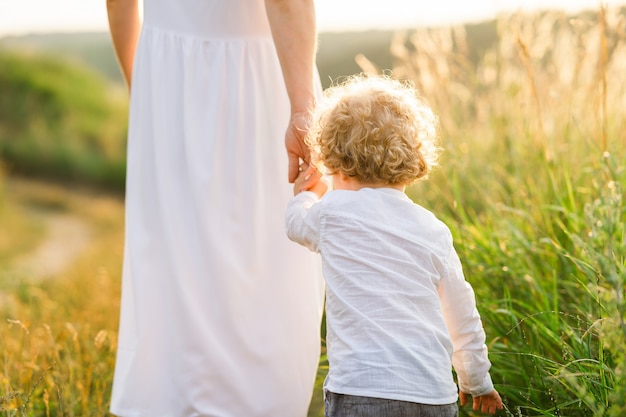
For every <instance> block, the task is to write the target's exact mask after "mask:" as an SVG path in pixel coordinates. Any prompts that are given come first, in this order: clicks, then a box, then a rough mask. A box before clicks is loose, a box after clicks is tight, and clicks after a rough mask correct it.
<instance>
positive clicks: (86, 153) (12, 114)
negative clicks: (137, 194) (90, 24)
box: [0, 51, 127, 188]
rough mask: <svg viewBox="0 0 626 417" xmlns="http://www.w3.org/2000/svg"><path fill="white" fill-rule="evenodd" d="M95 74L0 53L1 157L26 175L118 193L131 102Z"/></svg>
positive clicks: (50, 61) (51, 61) (45, 59)
mask: <svg viewBox="0 0 626 417" xmlns="http://www.w3.org/2000/svg"><path fill="white" fill-rule="evenodd" d="M108 87H109V85H108V84H106V83H105V82H104V81H103V80H102V79H101V78H100V77H99V76H97V75H96V74H95V73H93V72H92V71H89V70H87V69H85V68H82V67H80V66H77V65H75V64H70V63H66V62H64V61H62V60H60V59H58V58H53V57H50V56H46V55H33V56H29V55H25V54H18V53H15V52H2V51H0V90H2V95H1V96H0V154H1V155H2V157H3V159H4V162H5V164H6V166H7V169H9V170H10V171H13V172H20V173H24V174H28V175H38V176H45V177H48V178H58V179H62V180H72V181H83V182H90V183H94V184H98V185H105V186H110V187H117V188H121V187H122V186H123V182H124V173H125V172H124V171H125V146H126V145H125V132H126V123H127V118H126V113H127V105H126V97H125V95H123V94H121V93H120V92H119V90H116V89H109V88H108Z"/></svg>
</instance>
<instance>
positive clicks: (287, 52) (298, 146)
mask: <svg viewBox="0 0 626 417" xmlns="http://www.w3.org/2000/svg"><path fill="white" fill-rule="evenodd" d="M265 9H266V12H267V17H268V20H269V23H270V26H271V29H272V37H273V39H274V44H275V46H276V52H277V53H278V59H279V61H280V65H281V69H282V72H283V78H284V80H285V86H286V88H287V94H288V95H289V101H290V103H291V119H290V123H289V126H288V128H287V133H286V135H285V146H286V148H287V155H288V157H289V182H294V180H295V179H296V177H297V176H298V167H299V165H300V163H299V158H301V159H302V160H303V161H304V162H306V163H309V161H310V151H309V148H308V147H307V146H306V144H305V143H304V137H305V135H306V132H307V130H308V127H309V123H310V120H311V112H312V110H313V108H314V107H315V81H314V74H315V71H314V68H315V53H316V48H317V26H316V21H315V5H314V3H313V0H265Z"/></svg>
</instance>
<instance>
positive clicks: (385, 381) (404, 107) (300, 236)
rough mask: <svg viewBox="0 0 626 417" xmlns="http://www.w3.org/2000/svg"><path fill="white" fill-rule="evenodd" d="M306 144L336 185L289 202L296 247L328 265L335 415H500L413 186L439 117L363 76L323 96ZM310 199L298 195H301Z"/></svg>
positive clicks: (476, 332)
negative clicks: (463, 411)
mask: <svg viewBox="0 0 626 417" xmlns="http://www.w3.org/2000/svg"><path fill="white" fill-rule="evenodd" d="M326 98H327V100H326V101H325V102H323V103H321V105H320V110H319V114H318V116H317V117H316V118H315V122H314V125H313V126H312V129H311V131H310V132H309V137H308V139H307V140H308V143H309V145H310V146H311V148H312V150H313V154H314V155H316V159H317V160H316V161H314V163H315V162H316V163H320V164H322V165H323V166H324V167H325V169H326V170H327V174H328V175H329V176H332V181H333V188H334V190H333V191H330V192H328V193H327V194H326V195H325V196H324V197H323V199H321V200H320V198H321V197H322V195H324V193H325V192H326V189H327V187H328V186H327V184H326V182H325V181H324V180H319V181H317V182H316V183H315V184H314V185H313V186H312V187H311V188H310V189H309V190H307V191H302V190H301V189H300V188H301V186H302V184H303V183H304V181H305V179H308V178H309V176H310V175H313V174H314V173H315V172H316V170H315V168H313V165H312V166H311V168H309V167H308V166H306V165H303V166H302V170H301V173H300V176H299V177H298V179H297V180H296V182H295V186H294V194H295V196H294V197H293V199H292V200H291V201H290V202H289V205H288V208H287V213H286V227H287V234H288V236H289V238H290V239H291V240H293V241H295V242H297V243H299V244H301V245H304V246H306V247H307V248H309V249H310V250H312V251H315V252H319V253H320V254H321V256H322V261H323V271H324V277H325V280H326V319H327V347H328V361H329V372H328V376H327V378H326V381H325V383H324V392H325V405H326V414H325V416H327V417H348V416H362V417H387V416H389V417H391V416H393V417H396V416H407V417H412V416H441V417H447V416H457V415H458V406H457V405H456V401H457V398H458V397H459V395H458V394H457V386H456V385H455V383H454V380H453V377H452V366H453V365H454V369H455V371H456V373H457V376H458V383H459V388H460V399H461V405H464V404H465V403H466V401H467V399H468V395H472V396H473V407H474V409H475V410H477V409H481V410H482V412H487V413H490V414H493V413H495V412H496V409H501V408H502V401H501V399H500V396H499V394H498V392H497V391H495V390H494V388H493V384H492V382H491V378H490V376H489V367H490V363H489V360H488V359H487V347H486V346H485V334H484V331H483V328H482V324H481V320H480V317H479V314H478V311H477V310H476V305H475V300H474V293H473V290H472V288H471V287H470V285H469V284H468V283H467V282H466V281H465V278H464V276H463V272H462V269H461V263H460V261H459V258H458V256H457V254H456V252H455V250H454V247H453V244H452V236H451V234H450V231H449V229H448V228H447V227H446V226H445V225H444V224H443V223H442V222H441V221H439V220H438V219H437V218H436V217H435V216H434V215H433V214H432V213H430V212H429V211H427V210H425V209H424V208H422V207H421V206H419V205H417V204H415V203H413V202H412V201H411V200H410V199H409V197H408V196H407V195H406V194H405V193H404V189H405V186H407V185H409V184H411V183H412V182H414V181H415V180H417V179H419V178H423V177H425V176H426V175H427V174H428V173H429V171H430V169H431V168H432V167H433V166H434V165H436V163H437V156H438V152H439V149H438V148H437V147H436V144H435V140H436V136H437V126H438V121H437V118H436V117H435V116H434V115H433V113H432V111H431V110H430V109H429V108H428V107H427V106H426V105H424V104H423V103H422V102H421V101H420V100H419V99H418V98H417V97H416V95H415V92H414V90H413V89H412V88H410V87H408V86H405V85H404V84H402V83H400V82H399V81H394V80H392V79H390V78H388V77H378V76H355V77H353V78H351V79H349V80H348V81H347V82H346V83H344V84H343V85H340V86H336V87H331V88H330V89H328V90H327V97H326ZM301 191H302V192H301Z"/></svg>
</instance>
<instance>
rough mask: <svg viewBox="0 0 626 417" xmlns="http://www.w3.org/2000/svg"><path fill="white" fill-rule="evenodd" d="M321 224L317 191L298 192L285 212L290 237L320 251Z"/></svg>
mask: <svg viewBox="0 0 626 417" xmlns="http://www.w3.org/2000/svg"><path fill="white" fill-rule="evenodd" d="M318 182H322V181H318ZM320 224H321V222H320V204H319V197H318V196H317V195H316V194H315V193H313V192H301V193H297V194H296V196H295V197H293V198H292V199H291V200H289V204H288V205H287V210H286V212H285V228H286V232H287V237H289V239H291V240H293V241H294V242H296V243H299V244H300V245H302V246H304V247H306V248H308V249H309V250H311V251H313V252H318V250H319V249H318V244H319V234H320Z"/></svg>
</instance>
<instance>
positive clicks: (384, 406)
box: [324, 391, 459, 417]
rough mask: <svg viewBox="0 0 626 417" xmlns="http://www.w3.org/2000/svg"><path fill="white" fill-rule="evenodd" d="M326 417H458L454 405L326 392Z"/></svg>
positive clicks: (457, 409) (457, 408)
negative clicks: (418, 402)
mask: <svg viewBox="0 0 626 417" xmlns="http://www.w3.org/2000/svg"><path fill="white" fill-rule="evenodd" d="M324 406H325V409H324V417H458V415H459V407H458V406H457V405H456V403H454V404H446V405H428V404H417V403H412V402H408V401H398V400H387V399H384V398H372V397H358V396H355V395H344V394H335V393H332V392H330V391H326V392H325V397H324Z"/></svg>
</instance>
